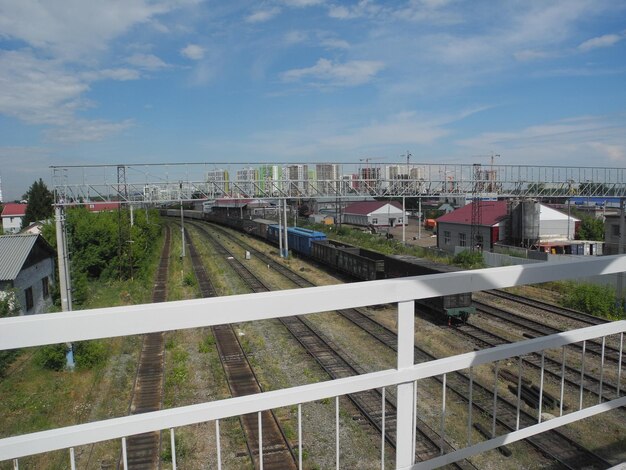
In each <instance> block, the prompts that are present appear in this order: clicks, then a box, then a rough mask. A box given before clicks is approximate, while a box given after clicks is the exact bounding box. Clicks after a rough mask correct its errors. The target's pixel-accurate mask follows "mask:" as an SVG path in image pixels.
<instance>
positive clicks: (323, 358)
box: [194, 224, 475, 469]
mask: <svg viewBox="0 0 626 470" xmlns="http://www.w3.org/2000/svg"><path fill="white" fill-rule="evenodd" d="M194 225H195V226H197V227H198V228H200V229H201V230H203V231H204V232H205V233H206V235H207V236H208V237H209V240H210V241H211V243H213V244H214V246H215V249H216V250H217V251H218V252H220V253H221V254H222V255H223V256H224V257H228V258H229V262H230V264H231V266H232V267H233V269H234V270H235V272H237V273H238V275H239V276H240V277H241V279H242V280H244V282H246V283H248V285H249V287H250V288H251V290H253V291H254V292H266V291H269V290H270V288H269V287H268V286H266V285H265V284H264V283H263V281H262V280H261V279H259V277H258V276H256V275H255V274H254V273H252V272H251V271H250V270H249V269H248V268H247V267H245V266H244V265H243V264H242V263H241V262H240V261H238V260H237V259H236V257H235V256H233V254H232V253H231V252H230V251H228V250H227V249H226V248H225V247H223V246H222V245H220V244H219V242H218V241H217V240H216V239H215V238H214V237H212V236H211V235H210V234H209V233H208V231H207V229H206V226H202V225H197V224H194ZM220 231H221V230H220ZM222 233H224V234H225V235H226V236H227V237H229V235H228V234H227V233H226V232H222ZM231 239H232V238H231ZM235 242H236V243H238V244H240V245H241V242H239V241H235ZM246 248H247V249H249V250H252V251H254V252H255V256H259V257H261V258H262V259H263V261H264V262H266V263H269V264H271V265H272V267H273V269H274V270H275V271H278V272H280V273H281V274H282V275H284V276H286V277H287V278H289V279H290V280H291V281H292V282H294V283H296V284H297V285H299V286H301V287H304V286H307V287H308V286H312V284H311V283H310V282H309V281H308V280H306V279H305V278H303V277H301V276H299V275H298V274H296V273H294V272H293V271H291V270H290V269H288V268H286V267H284V266H282V265H280V264H278V263H276V262H275V261H273V260H272V259H271V258H267V257H265V256H264V255H263V254H262V253H260V252H258V251H256V250H254V249H253V248H250V247H246ZM279 321H280V322H281V323H282V324H283V325H284V326H285V327H286V328H287V330H288V331H289V332H290V333H291V334H292V335H293V336H294V338H295V339H296V340H297V341H298V342H299V343H300V344H301V345H302V346H303V348H304V349H305V350H306V351H307V352H308V353H309V354H310V355H311V356H312V357H313V358H314V359H315V360H316V361H317V363H318V364H319V365H320V366H321V367H322V369H324V371H325V372H326V373H327V374H328V375H329V376H330V377H331V378H333V379H337V378H341V377H349V376H354V375H359V374H363V373H365V372H366V371H364V370H363V369H362V368H361V367H360V366H359V365H358V364H357V363H356V362H354V361H353V360H352V359H351V358H350V357H349V355H348V354H347V353H345V352H344V351H342V350H341V348H339V347H338V346H337V345H336V344H334V343H333V342H332V341H331V340H330V339H328V338H327V337H326V336H325V335H323V334H322V333H321V332H319V331H317V329H316V328H315V326H314V325H312V324H311V323H310V322H308V321H307V320H306V319H305V318H302V317H298V316H293V317H283V318H280V319H279ZM348 398H349V399H350V401H352V403H353V404H354V405H355V407H356V408H357V409H358V410H359V412H360V413H361V414H362V415H363V417H364V418H365V419H366V420H367V421H368V422H369V423H370V424H371V425H372V426H373V427H374V428H375V429H377V430H378V432H382V408H381V406H382V394H381V392H380V391H379V390H367V391H364V392H359V393H355V394H350V395H348ZM395 421H396V406H395V400H394V398H393V395H392V394H391V393H388V394H386V397H385V440H386V442H387V443H389V444H390V445H391V446H392V447H395V441H396V434H395V431H396V429H395ZM416 431H417V433H418V436H417V439H416V448H415V452H416V456H417V460H429V459H431V458H433V457H437V456H439V455H440V453H441V445H443V446H444V449H445V451H446V452H451V451H453V450H454V448H453V447H452V446H451V445H450V444H449V443H448V442H446V441H445V440H444V441H442V439H441V437H440V435H439V434H438V433H437V432H436V431H435V430H433V429H432V428H431V427H430V426H428V425H427V424H426V423H425V422H424V421H422V420H421V419H419V418H417V422H416ZM452 467H453V468H460V469H474V468H475V467H474V466H473V465H472V464H471V463H470V462H467V461H461V462H456V463H454V464H452Z"/></svg>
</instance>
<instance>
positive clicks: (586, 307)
mask: <svg viewBox="0 0 626 470" xmlns="http://www.w3.org/2000/svg"><path fill="white" fill-rule="evenodd" d="M567 284H568V288H567V290H566V291H565V292H564V299H563V305H564V306H565V307H569V308H574V309H576V310H580V311H582V312H585V313H589V314H590V315H595V316H597V317H603V318H608V319H610V320H617V319H619V318H623V317H624V308H623V306H622V305H619V304H618V302H617V301H616V297H615V290H614V289H613V288H612V287H610V286H600V285H596V284H587V283H575V282H569V283H567Z"/></svg>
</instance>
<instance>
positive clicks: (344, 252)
mask: <svg viewBox="0 0 626 470" xmlns="http://www.w3.org/2000/svg"><path fill="white" fill-rule="evenodd" d="M361 251H362V249H361V248H359V247H357V246H352V245H347V244H345V243H341V242H338V241H335V240H320V241H316V242H314V243H312V246H311V258H313V259H315V260H317V261H319V262H321V263H323V264H325V265H326V266H330V267H332V268H334V269H336V270H338V271H341V272H343V273H346V274H349V275H350V276H353V277H356V278H357V279H363V280H365V281H373V280H376V279H384V278H385V260H384V259H382V258H381V259H373V258H372V257H371V256H370V257H367V256H363V255H361Z"/></svg>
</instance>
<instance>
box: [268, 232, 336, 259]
mask: <svg viewBox="0 0 626 470" xmlns="http://www.w3.org/2000/svg"><path fill="white" fill-rule="evenodd" d="M280 230H281V227H280V226H279V225H270V226H268V227H267V239H268V240H269V241H270V242H272V243H274V244H279V240H278V239H279V237H280V235H281V233H280ZM318 240H326V234H325V233H323V232H316V231H315V230H309V229H306V228H300V227H288V228H287V242H288V244H289V249H290V250H293V251H295V252H296V253H300V254H302V255H305V256H311V244H312V243H313V242H315V241H318Z"/></svg>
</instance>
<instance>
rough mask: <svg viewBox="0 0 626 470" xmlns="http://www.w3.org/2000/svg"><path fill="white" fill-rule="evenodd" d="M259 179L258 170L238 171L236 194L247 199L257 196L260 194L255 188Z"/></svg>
mask: <svg viewBox="0 0 626 470" xmlns="http://www.w3.org/2000/svg"><path fill="white" fill-rule="evenodd" d="M258 179H259V173H258V171H257V170H256V168H252V167H248V168H241V169H239V170H237V179H236V181H235V186H236V188H235V190H236V192H237V193H239V194H240V195H242V196H246V197H253V196H256V195H257V193H258V192H259V191H257V189H256V186H255V185H256V182H257V180H258Z"/></svg>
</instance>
